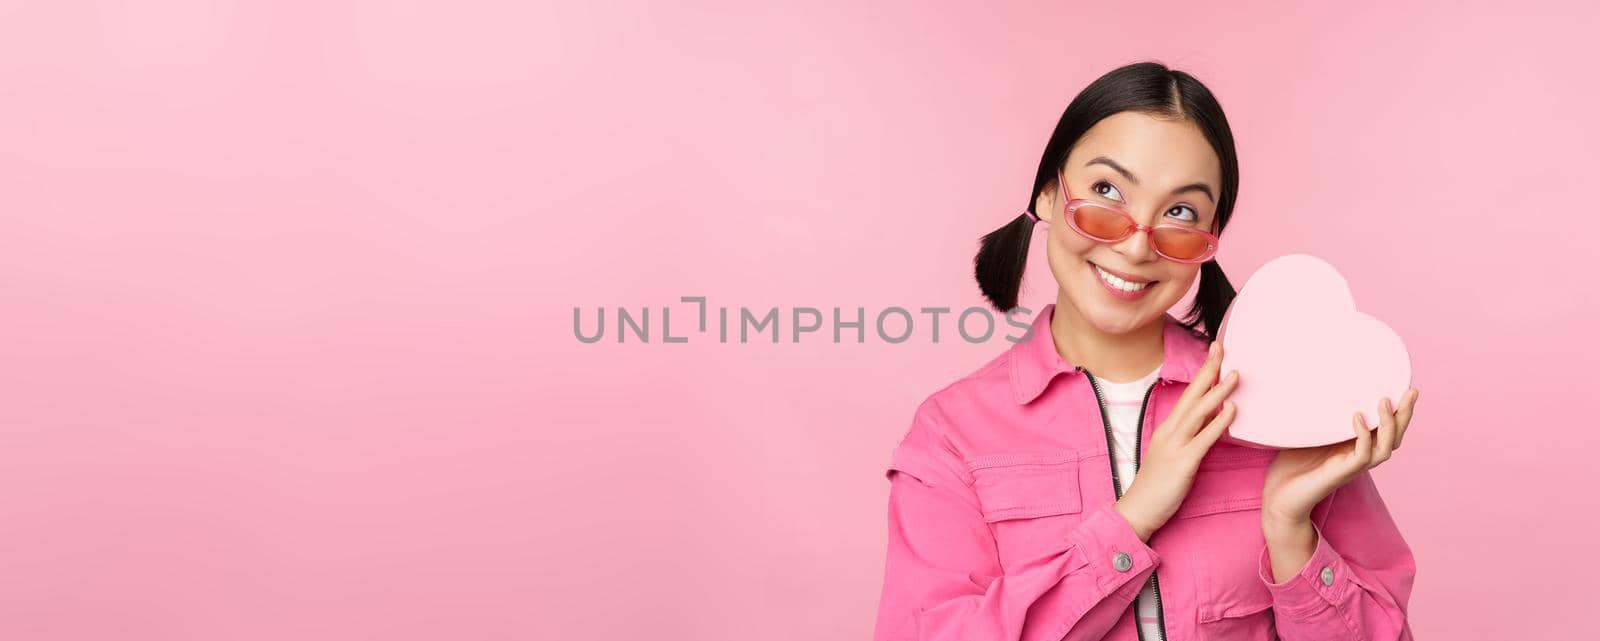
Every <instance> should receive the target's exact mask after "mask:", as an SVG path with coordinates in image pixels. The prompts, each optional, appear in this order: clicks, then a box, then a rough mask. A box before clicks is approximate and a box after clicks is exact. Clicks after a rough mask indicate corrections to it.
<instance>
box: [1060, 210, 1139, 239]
mask: <svg viewBox="0 0 1600 641" xmlns="http://www.w3.org/2000/svg"><path fill="white" fill-rule="evenodd" d="M1072 220H1073V222H1076V223H1078V229H1081V230H1083V233H1085V234H1088V235H1090V236H1093V237H1094V238H1096V239H1098V240H1103V241H1113V240H1121V239H1123V238H1126V237H1127V236H1128V232H1131V231H1133V221H1132V220H1130V219H1129V218H1128V217H1127V216H1124V215H1122V214H1120V213H1117V212H1115V211H1112V210H1110V209H1106V208H1105V207H1096V206H1094V205H1082V206H1079V207H1078V209H1077V210H1075V211H1073V212H1072Z"/></svg>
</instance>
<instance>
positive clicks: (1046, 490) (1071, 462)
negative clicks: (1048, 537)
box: [967, 450, 1083, 523]
mask: <svg viewBox="0 0 1600 641" xmlns="http://www.w3.org/2000/svg"><path fill="white" fill-rule="evenodd" d="M1078 460H1079V456H1078V453H1077V452H1076V451H1069V450H1060V451H1050V452H1032V453H1025V454H998V455H989V456H982V457H977V458H973V459H970V460H968V461H967V468H968V471H969V473H971V475H972V489H973V491H974V492H975V493H976V494H977V495H978V503H979V504H980V506H981V508H982V511H983V520H985V521H988V522H989V523H997V522H1000V521H1008V520H1014V519H1031V518H1037V517H1043V516H1051V515H1057V514H1076V513H1079V512H1082V511H1083V496H1082V494H1081V491H1080V489H1079V487H1078Z"/></svg>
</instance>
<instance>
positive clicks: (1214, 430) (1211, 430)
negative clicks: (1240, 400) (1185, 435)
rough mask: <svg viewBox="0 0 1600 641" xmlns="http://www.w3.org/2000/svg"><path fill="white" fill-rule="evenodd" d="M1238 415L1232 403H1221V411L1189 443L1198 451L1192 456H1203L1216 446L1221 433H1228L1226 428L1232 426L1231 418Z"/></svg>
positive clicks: (1236, 408)
mask: <svg viewBox="0 0 1600 641" xmlns="http://www.w3.org/2000/svg"><path fill="white" fill-rule="evenodd" d="M1238 413H1239V410H1238V407H1237V406H1235V405H1234V404H1233V401H1228V402H1226V403H1223V404H1222V411H1220V412H1217V416H1216V417H1215V418H1212V419H1211V422H1209V423H1206V426H1205V428H1204V429H1202V430H1200V433H1199V434H1197V435H1195V437H1194V440H1191V441H1189V446H1190V447H1194V448H1195V449H1196V450H1198V451H1196V452H1193V454H1194V456H1196V457H1200V456H1205V455H1206V452H1208V451H1210V450H1211V446H1212V445H1214V444H1216V442H1217V439H1219V438H1222V435H1223V433H1225V432H1227V431H1228V426H1229V425H1232V424H1233V417H1234V416H1237V415H1238Z"/></svg>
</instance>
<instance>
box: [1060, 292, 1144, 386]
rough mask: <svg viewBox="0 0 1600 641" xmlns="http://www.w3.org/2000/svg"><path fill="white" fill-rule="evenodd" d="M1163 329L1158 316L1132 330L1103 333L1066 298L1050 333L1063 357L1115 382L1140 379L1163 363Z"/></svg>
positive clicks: (1061, 302) (1061, 301)
mask: <svg viewBox="0 0 1600 641" xmlns="http://www.w3.org/2000/svg"><path fill="white" fill-rule="evenodd" d="M1162 330H1163V327H1162V322H1161V319H1159V318H1158V319H1156V322H1154V323H1145V324H1144V326H1143V327H1139V328H1136V329H1134V330H1132V331H1129V332H1125V333H1121V334H1112V333H1107V332H1103V331H1101V330H1100V329H1099V328H1097V327H1095V326H1094V325H1093V324H1092V323H1089V322H1088V321H1086V320H1084V318H1083V315H1082V314H1080V313H1079V312H1078V310H1077V308H1075V307H1073V306H1072V305H1071V304H1069V303H1067V302H1066V301H1064V300H1058V301H1057V302H1056V306H1055V311H1054V312H1053V313H1052V314H1051V318H1050V336H1051V337H1052V338H1054V339H1055V345H1056V352H1057V353H1058V354H1060V355H1061V358H1063V359H1066V361H1067V362H1068V363H1072V364H1074V365H1081V366H1083V368H1084V369H1086V370H1089V372H1090V373H1092V374H1094V375H1095V376H1098V377H1100V378H1104V379H1108V380H1111V381H1115V382H1127V381H1133V380H1138V378H1139V377H1140V376H1144V375H1145V374H1148V373H1150V370H1152V369H1154V368H1156V367H1157V366H1159V365H1160V364H1161V363H1162V360H1163V358H1164V353H1163V349H1164V348H1163V345H1162V343H1163V339H1162Z"/></svg>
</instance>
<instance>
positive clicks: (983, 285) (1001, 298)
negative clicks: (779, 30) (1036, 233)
mask: <svg viewBox="0 0 1600 641" xmlns="http://www.w3.org/2000/svg"><path fill="white" fill-rule="evenodd" d="M1038 221H1039V217H1038V216H1037V215H1035V214H1034V213H1033V212H1032V211H1025V212H1023V213H1022V215H1021V216H1017V217H1016V218H1015V219H1013V220H1012V221H1011V222H1010V223H1007V224H1006V226H1004V227H1001V228H999V229H996V230H994V231H992V232H989V233H988V234H986V235H984V237H983V241H982V242H981V244H980V246H979V247H978V255H977V257H976V258H974V259H973V261H972V262H973V272H974V275H975V276H977V278H978V289H980V290H982V291H983V296H984V298H987V299H989V303H990V304H992V305H994V306H995V308H996V309H998V310H1000V311H1002V312H1008V311H1011V309H1012V308H1014V307H1016V306H1017V292H1018V290H1020V289H1021V288H1022V272H1023V268H1024V267H1026V266H1027V264H1028V244H1029V243H1030V242H1032V241H1033V224H1034V223H1036V222H1038Z"/></svg>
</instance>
